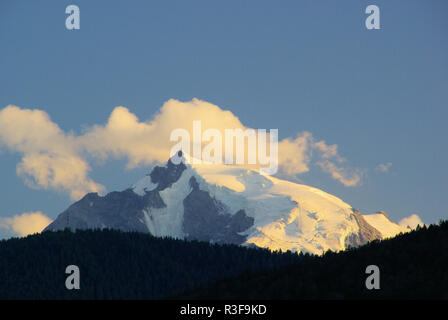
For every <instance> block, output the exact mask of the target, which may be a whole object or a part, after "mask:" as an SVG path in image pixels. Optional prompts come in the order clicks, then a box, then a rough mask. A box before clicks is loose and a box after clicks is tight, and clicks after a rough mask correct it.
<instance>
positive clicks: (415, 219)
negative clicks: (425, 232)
mask: <svg viewBox="0 0 448 320" xmlns="http://www.w3.org/2000/svg"><path fill="white" fill-rule="evenodd" d="M398 224H399V225H400V226H402V227H405V228H408V227H409V228H411V229H415V228H417V226H418V225H420V226H424V225H425V223H424V222H423V221H422V219H420V217H419V216H418V215H417V214H411V215H410V216H409V217H405V218H403V219H401V220H400V221H399V222H398Z"/></svg>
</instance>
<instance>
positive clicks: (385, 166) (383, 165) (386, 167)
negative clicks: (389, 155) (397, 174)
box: [375, 162, 392, 173]
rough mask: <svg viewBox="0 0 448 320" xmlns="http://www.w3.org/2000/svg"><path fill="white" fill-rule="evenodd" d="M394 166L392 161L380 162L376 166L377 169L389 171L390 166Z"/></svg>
mask: <svg viewBox="0 0 448 320" xmlns="http://www.w3.org/2000/svg"><path fill="white" fill-rule="evenodd" d="M391 166H392V162H387V163H380V164H379V165H378V166H377V167H376V168H375V171H380V172H384V173H385V172H388V171H389V169H390V167H391Z"/></svg>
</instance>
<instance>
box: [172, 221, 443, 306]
mask: <svg viewBox="0 0 448 320" xmlns="http://www.w3.org/2000/svg"><path fill="white" fill-rule="evenodd" d="M368 265H376V266H378V267H379V270H380V278H379V279H380V289H379V290H375V289H373V290H367V289H366V286H365V281H366V279H367V277H368V276H369V275H370V274H366V267H367V266H368ZM180 298H187V299H448V222H446V221H445V222H441V223H440V224H439V225H438V226H437V225H431V226H429V227H423V228H418V229H417V230H415V231H412V232H410V233H406V234H402V235H399V236H397V237H395V238H392V239H388V240H383V241H374V242H371V243H369V244H367V245H365V246H363V247H359V248H352V249H348V250H346V251H344V252H341V253H332V252H327V253H326V254H325V255H324V256H322V257H317V256H303V257H302V259H301V261H300V262H299V263H297V264H294V265H291V266H286V267H284V268H281V269H279V270H273V271H268V272H262V273H256V274H244V275H242V276H239V277H237V278H236V279H233V280H227V281H220V282H218V283H214V284H212V285H209V286H207V287H205V288H202V289H201V290H195V291H191V292H188V293H185V294H183V295H181V296H180Z"/></svg>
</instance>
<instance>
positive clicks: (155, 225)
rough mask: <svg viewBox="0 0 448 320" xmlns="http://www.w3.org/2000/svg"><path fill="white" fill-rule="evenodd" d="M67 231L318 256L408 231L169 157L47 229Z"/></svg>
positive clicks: (254, 176)
mask: <svg viewBox="0 0 448 320" xmlns="http://www.w3.org/2000/svg"><path fill="white" fill-rule="evenodd" d="M180 155H181V154H180ZM65 228H70V229H72V230H76V229H94V228H100V229H102V228H112V229H120V230H124V231H139V232H146V233H151V234H152V235H154V236H160V237H165V236H167V237H173V238H180V239H188V240H193V239H194V240H201V241H207V242H212V243H232V244H239V245H255V246H259V247H266V248H269V249H272V250H278V249H281V250H283V251H285V250H291V251H302V252H309V253H315V254H320V253H322V252H323V251H326V250H328V249H331V250H333V251H338V250H343V249H345V248H347V247H351V246H359V245H362V244H364V243H366V242H368V241H371V240H374V239H382V238H384V237H391V236H394V235H395V234H398V233H400V232H406V231H408V230H407V229H405V228H403V227H400V226H399V225H397V224H395V223H393V222H391V221H390V220H389V219H388V218H387V216H386V215H385V214H384V213H377V214H373V215H362V214H361V213H360V212H359V211H357V210H355V209H353V208H352V207H351V206H350V205H348V204H347V203H345V202H344V201H342V200H341V199H339V198H337V197H335V196H333V195H331V194H328V193H326V192H324V191H322V190H319V189H317V188H313V187H310V186H306V185H302V184H296V183H293V182H289V181H285V180H281V179H278V178H274V177H271V176H266V175H261V174H259V173H258V172H257V171H253V170H247V169H244V168H241V167H234V166H225V165H221V166H215V165H201V166H197V167H193V166H191V165H190V164H184V163H180V164H175V163H173V161H172V160H171V159H170V160H168V162H167V163H166V164H165V165H163V166H155V167H154V168H153V169H152V171H151V172H150V173H149V174H148V175H146V176H145V177H143V178H142V179H141V180H140V181H138V182H137V183H136V184H134V185H133V186H131V187H130V188H128V189H126V190H124V191H121V192H111V193H109V194H107V195H106V196H104V197H102V196H99V195H98V194H97V193H89V194H87V195H86V196H84V198H82V199H81V200H79V201H77V202H75V203H74V204H72V205H71V206H70V207H69V208H68V209H67V210H65V211H64V212H62V213H61V214H60V215H59V216H58V217H57V219H56V220H55V221H54V222H53V223H51V224H50V225H49V226H48V227H47V228H46V229H45V230H61V229H65Z"/></svg>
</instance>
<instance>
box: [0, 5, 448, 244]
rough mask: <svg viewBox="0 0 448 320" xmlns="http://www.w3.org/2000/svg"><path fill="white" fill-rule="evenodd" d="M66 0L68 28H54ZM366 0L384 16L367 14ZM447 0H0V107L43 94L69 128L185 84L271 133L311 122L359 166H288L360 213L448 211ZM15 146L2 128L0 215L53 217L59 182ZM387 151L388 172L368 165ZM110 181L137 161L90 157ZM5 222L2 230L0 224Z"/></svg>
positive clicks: (32, 103) (133, 174) (429, 218)
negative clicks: (41, 177) (72, 8)
mask: <svg viewBox="0 0 448 320" xmlns="http://www.w3.org/2000/svg"><path fill="white" fill-rule="evenodd" d="M69 4H76V5H78V6H79V8H80V11H81V29H80V30H75V31H68V30H67V29H66V28H65V19H66V17H67V15H66V14H65V8H66V6H68V5H69ZM370 4H375V5H377V6H378V7H379V8H380V10H381V11H380V12H381V29H380V30H367V29H366V28H365V26H364V20H365V18H366V17H367V15H366V14H365V13H364V10H365V8H366V7H367V6H368V5H370ZM447 13H448V3H447V2H446V1H443V0H441V1H435V0H434V1H423V0H421V1H415V0H413V1H411V0H410V1H377V0H375V1H374V0H372V1H323V0H319V1H282V2H277V1H233V0H226V1H194V0H190V1H120V2H119V1H115V2H110V1H81V0H76V1H73V2H68V1H58V2H55V1H10V0H5V1H2V2H1V3H0V44H1V50H0V73H1V77H0V110H1V109H3V108H5V107H6V106H8V105H10V104H12V105H16V106H19V107H20V108H26V109H40V110H43V111H45V112H46V113H48V114H49V115H50V117H51V120H52V121H53V122H55V123H57V124H58V125H59V127H60V128H61V129H62V130H64V131H66V132H70V131H72V132H74V133H75V134H80V133H81V131H82V129H83V128H85V127H86V126H91V125H94V124H105V123H106V121H107V118H108V117H109V115H110V113H111V112H112V110H113V109H114V108H115V107H116V106H119V105H122V106H126V107H127V108H129V110H130V111H131V112H132V113H134V114H135V115H136V116H137V117H138V118H139V119H140V120H142V121H143V120H147V119H151V118H152V116H153V115H154V114H155V113H156V112H157V111H158V110H159V108H160V107H161V106H162V105H163V103H164V102H166V101H167V100H169V99H171V98H174V99H178V100H180V101H189V100H191V99H192V98H195V97H196V98H198V99H201V100H204V101H208V102H211V103H213V104H215V105H218V106H219V107H221V108H222V109H227V110H230V111H232V112H233V113H234V114H235V115H236V116H237V117H238V118H239V119H240V121H241V122H242V123H243V124H245V125H246V126H248V127H253V128H278V129H279V138H280V139H283V138H286V137H294V136H295V135H296V134H297V132H303V131H308V132H311V133H312V135H313V136H314V137H315V138H316V139H318V140H325V141H326V143H328V144H337V145H338V151H339V154H340V155H341V156H342V157H344V158H346V159H347V161H346V163H345V165H347V166H348V167H350V168H358V169H360V170H362V172H363V173H364V175H363V178H362V182H361V184H360V185H358V186H355V187H346V186H344V185H343V184H341V183H340V182H338V181H336V180H334V179H332V178H331V177H330V176H329V175H328V174H325V173H323V172H322V171H321V170H319V168H318V166H317V165H315V164H313V163H311V164H310V171H309V172H307V173H304V174H302V175H300V176H299V177H298V178H299V179H300V181H301V182H302V183H305V184H308V185H312V186H315V187H318V188H321V189H323V190H325V191H327V192H329V193H332V194H334V195H336V196H338V197H340V198H342V199H343V200H344V201H346V202H348V203H350V204H351V205H352V206H354V207H355V208H358V209H360V210H361V211H362V212H363V213H372V212H376V211H378V210H384V211H386V212H387V213H388V214H389V217H390V218H391V219H392V220H394V221H398V220H400V219H401V218H403V217H405V216H408V215H410V214H412V213H418V214H419V216H420V217H421V218H422V220H423V221H424V222H425V223H432V222H436V221H438V220H439V219H441V218H445V219H446V218H448V205H447V203H446V201H444V197H445V195H446V193H447V191H448V190H447V183H446V181H447V179H448V174H447V169H446V164H447V163H448V151H447V148H446V137H447V134H446V120H447V118H448V117H447V116H448V111H447V102H448V37H447V31H448V20H447V19H446V15H447ZM20 161H21V154H20V153H16V152H13V151H11V150H9V149H8V148H7V147H5V146H4V145H3V146H1V141H0V194H1V202H0V203H1V204H0V217H11V216H13V215H16V214H21V213H23V212H31V211H42V212H44V213H45V214H46V215H47V216H49V217H50V218H52V219H54V218H55V217H56V216H57V214H59V213H60V212H62V211H63V210H65V208H66V207H67V206H68V205H69V204H70V203H71V202H72V200H71V199H70V197H69V196H68V194H67V193H63V192H58V191H55V190H52V189H49V190H45V189H42V188H41V189H35V188H30V187H28V186H27V185H26V184H25V183H24V180H23V178H22V177H20V176H18V175H17V173H16V166H17V164H18V163H19V162H20ZM386 163H391V164H392V165H391V166H390V168H389V170H388V171H387V172H381V171H379V170H375V168H377V166H378V165H380V164H386ZM90 164H91V167H92V171H91V172H90V177H91V178H92V179H94V180H95V181H97V182H99V183H101V184H102V185H104V186H106V187H107V190H109V191H112V190H122V189H125V188H127V187H128V186H129V185H130V184H132V183H133V182H135V180H137V179H138V178H139V177H140V176H141V175H143V174H144V173H145V172H146V171H147V168H145V167H140V168H137V169H133V170H126V169H125V167H126V161H125V160H124V159H118V160H110V161H107V162H106V163H104V164H103V163H99V162H98V161H96V162H92V163H90ZM9 235H10V234H8V233H6V232H4V231H1V230H0V236H4V237H5V236H9Z"/></svg>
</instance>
